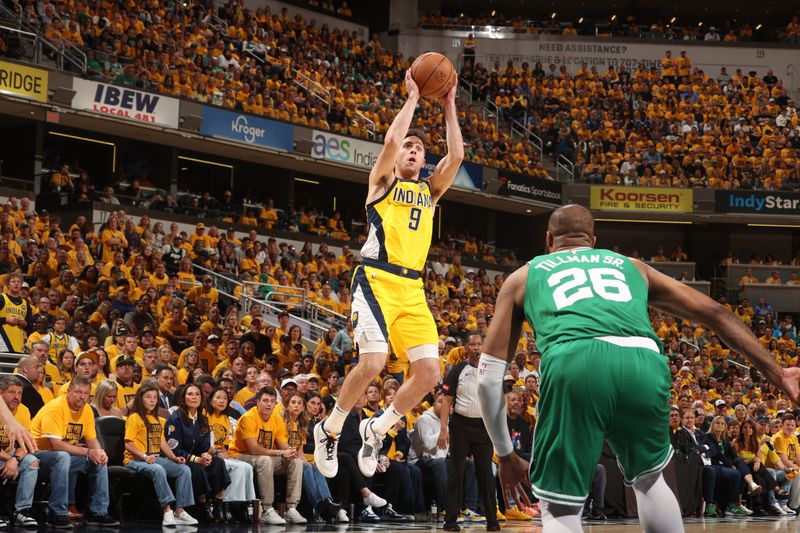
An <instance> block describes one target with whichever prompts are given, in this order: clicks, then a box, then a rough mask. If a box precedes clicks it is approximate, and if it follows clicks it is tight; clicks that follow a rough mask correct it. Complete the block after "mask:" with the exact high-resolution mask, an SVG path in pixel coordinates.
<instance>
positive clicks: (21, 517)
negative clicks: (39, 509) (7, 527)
mask: <svg viewBox="0 0 800 533" xmlns="http://www.w3.org/2000/svg"><path fill="white" fill-rule="evenodd" d="M32 514H33V513H32V512H31V510H30V509H23V510H22V511H20V512H18V513H16V514H15V515H14V519H13V523H14V527H22V528H25V529H38V528H39V523H38V522H37V521H36V519H35V518H34V517H33V516H32Z"/></svg>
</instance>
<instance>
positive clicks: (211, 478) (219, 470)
mask: <svg viewBox="0 0 800 533" xmlns="http://www.w3.org/2000/svg"><path fill="white" fill-rule="evenodd" d="M186 465H187V466H188V467H189V470H191V471H192V489H194V501H195V503H196V504H199V503H200V496H206V495H208V494H211V495H212V496H216V495H217V494H219V493H220V492H221V491H222V490H224V489H225V487H227V486H228V485H230V484H231V478H230V476H229V475H228V469H227V468H226V467H225V461H223V460H222V459H220V458H219V457H217V456H216V455H215V456H214V458H213V459H212V460H211V464H209V465H208V466H203V465H201V464H199V463H191V462H189V461H187V462H186Z"/></svg>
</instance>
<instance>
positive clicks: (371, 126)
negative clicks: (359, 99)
mask: <svg viewBox="0 0 800 533" xmlns="http://www.w3.org/2000/svg"><path fill="white" fill-rule="evenodd" d="M359 120H360V121H361V122H366V123H367V136H368V137H369V138H370V139H372V140H373V141H374V140H375V134H376V131H375V121H374V120H371V119H370V118H369V117H368V116H366V115H365V114H364V113H362V112H361V111H356V118H354V119H353V122H355V123H358V121H359Z"/></svg>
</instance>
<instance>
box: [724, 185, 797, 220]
mask: <svg viewBox="0 0 800 533" xmlns="http://www.w3.org/2000/svg"><path fill="white" fill-rule="evenodd" d="M716 204H717V211H720V212H723V213H765V214H774V215H798V216H800V194H798V193H792V192H777V191H776V192H772V191H717V193H716Z"/></svg>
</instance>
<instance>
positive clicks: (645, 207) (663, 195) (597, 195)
mask: <svg viewBox="0 0 800 533" xmlns="http://www.w3.org/2000/svg"><path fill="white" fill-rule="evenodd" d="M590 207H591V208H592V209H596V210H599V211H660V212H670V213H691V212H692V190H691V189H648V188H642V187H616V186H613V185H610V186H606V185H598V186H593V187H592V192H591V197H590Z"/></svg>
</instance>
